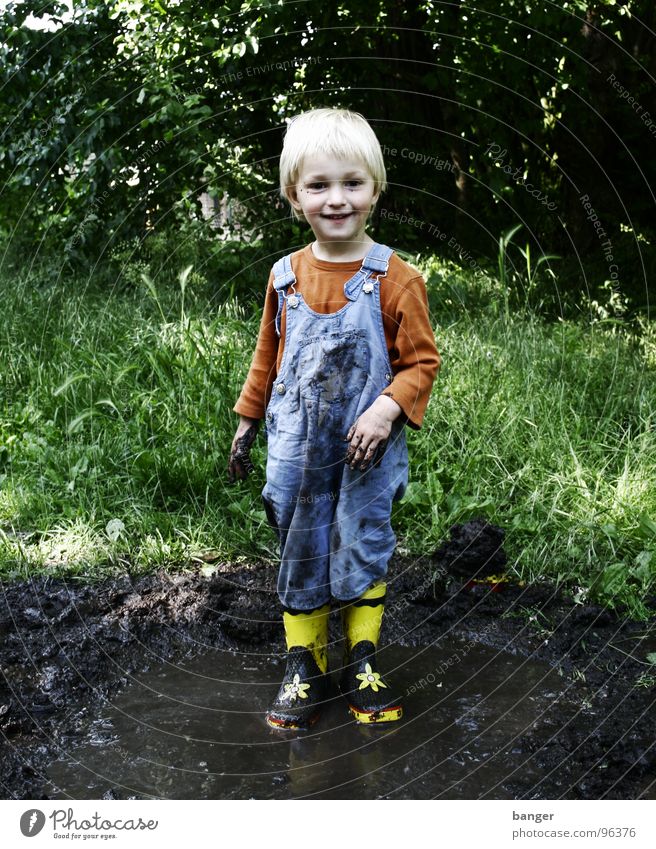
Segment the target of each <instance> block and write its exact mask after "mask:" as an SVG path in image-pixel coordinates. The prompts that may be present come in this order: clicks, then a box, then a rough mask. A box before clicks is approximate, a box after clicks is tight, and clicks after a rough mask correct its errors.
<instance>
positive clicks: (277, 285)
mask: <svg viewBox="0 0 656 849" xmlns="http://www.w3.org/2000/svg"><path fill="white" fill-rule="evenodd" d="M291 256H292V255H291V254H287V256H283V257H280V259H279V260H277V261H276V262H275V263H274V266H273V288H274V289H275V290H276V292H277V293H278V312H277V313H276V333H277V334H278V336H280V316H281V315H282V304H283V300H284V294H283V290H284V289H286V288H287V287H288V286H291V284H292V283H295V282H296V275H295V274H294V272H293V271H292V262H291Z"/></svg>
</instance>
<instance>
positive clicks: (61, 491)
mask: <svg viewBox="0 0 656 849" xmlns="http://www.w3.org/2000/svg"><path fill="white" fill-rule="evenodd" d="M429 272H430V273H427V278H428V280H429V297H430V302H431V305H432V310H433V318H434V319H435V325H436V339H437V342H438V347H439V348H440V351H441V353H442V355H443V359H444V364H443V368H442V371H441V374H440V377H439V378H438V382H437V383H436V385H435V387H434V391H433V396H432V398H431V402H430V404H429V408H428V411H427V414H426V418H425V421H424V426H423V428H422V430H421V431H419V432H413V431H408V442H409V446H410V456H411V472H410V475H411V484H410V486H409V489H408V493H407V495H406V498H405V499H404V500H403V501H402V502H401V503H399V504H397V505H395V508H394V524H395V528H396V531H397V536H398V537H399V543H400V545H401V546H402V547H404V548H405V549H407V550H409V551H410V552H416V553H419V552H425V551H430V550H432V549H433V548H434V547H436V546H437V545H438V544H439V542H440V541H441V540H442V539H443V538H444V536H445V534H446V533H447V531H448V528H449V527H450V525H452V524H453V523H455V522H459V521H464V520H466V519H470V518H473V517H476V516H485V517H487V518H488V519H489V520H490V521H493V522H496V523H498V524H499V525H501V526H502V527H504V528H505V529H506V532H507V550H508V552H509V555H510V566H509V570H510V571H511V572H512V573H514V574H515V575H516V576H517V577H518V578H522V579H524V580H526V581H532V580H535V579H538V578H541V577H545V578H548V579H550V580H555V581H558V582H561V583H563V584H566V585H568V586H570V587H572V588H575V587H578V588H579V589H578V590H577V592H578V593H579V595H581V594H583V595H585V594H589V595H590V596H591V597H593V598H598V599H600V600H601V601H603V602H607V603H609V604H613V603H623V604H626V605H628V606H629V609H630V611H631V612H632V613H633V614H634V615H638V616H641V615H645V613H646V608H645V606H644V602H645V599H647V598H648V597H649V596H650V594H651V593H653V584H654V578H655V577H656V493H655V490H654V486H653V482H654V480H655V479H656V433H655V429H654V422H655V419H656V381H654V362H653V359H651V360H650V359H649V357H648V356H647V355H646V349H645V348H644V347H641V346H640V344H639V340H637V339H636V338H634V337H632V336H631V335H630V334H627V333H623V332H621V331H620V330H619V329H618V327H617V325H610V326H609V327H605V326H604V325H589V324H588V325H586V324H575V323H571V322H556V323H551V324H548V323H546V322H544V321H543V320H541V319H539V318H537V317H536V316H535V315H534V314H532V313H530V312H528V311H524V312H523V313H522V314H521V315H520V314H512V313H509V312H508V311H507V310H506V309H505V307H504V308H503V309H499V299H498V297H497V296H496V291H495V289H494V287H495V285H496V284H495V282H494V281H487V282H485V281H483V282H481V280H480V279H474V277H473V276H472V275H469V276H468V275H467V274H464V273H463V272H461V271H459V270H457V269H455V268H454V267H453V266H448V267H447V265H444V264H440V263H437V262H435V261H433V262H432V264H431V267H430V269H429ZM193 279H194V278H193V275H191V277H190V276H189V272H188V270H187V271H186V272H185V275H184V276H181V277H180V278H179V285H178V286H177V287H175V286H174V287H170V286H167V287H161V291H160V289H158V285H157V282H156V281H154V282H153V281H152V280H151V279H150V278H148V277H146V278H144V279H143V280H142V285H141V287H140V288H137V289H135V290H133V291H123V292H121V293H120V294H119V293H117V292H114V293H109V294H108V292H107V291H103V290H102V289H101V288H94V287H93V286H87V285H86V284H82V283H80V282H79V281H75V280H67V281H66V283H65V285H64V284H63V283H57V284H53V283H49V282H47V281H40V280H39V279H38V277H35V276H34V275H30V276H29V277H25V278H23V279H14V280H11V281H9V280H7V281H5V282H4V285H3V290H4V302H5V303H4V309H3V311H2V313H1V314H0V355H1V356H2V363H3V367H2V378H1V379H2V384H1V392H2V412H1V413H0V482H1V486H0V576H2V577H4V578H10V577H24V576H27V575H29V574H31V573H33V572H34V571H43V570H46V571H48V572H49V573H52V574H62V573H63V574H66V575H68V576H70V577H77V578H79V579H81V580H89V579H90V578H93V577H97V576H102V575H105V574H107V573H108V572H113V571H116V570H124V569H129V570H130V571H131V572H133V573H135V572H136V573H139V572H143V571H147V570H150V569H153V568H155V567H158V566H161V565H168V566H172V567H187V566H189V564H194V563H195V564H196V565H197V568H200V566H201V564H202V563H203V562H205V561H207V560H212V559H214V558H219V557H220V558H224V559H234V558H245V559H248V558H252V557H254V556H258V557H269V558H271V559H272V560H273V559H275V557H276V541H275V538H274V535H273V532H272V531H271V530H270V529H269V527H268V525H267V523H266V518H265V515H264V512H263V510H262V508H261V502H260V498H259V493H260V491H261V488H262V486H263V483H264V472H263V470H264V463H265V444H264V442H263V440H262V438H261V437H260V439H258V442H257V446H256V448H255V450H254V461H255V464H256V469H257V471H256V473H255V474H254V475H253V476H251V477H250V478H249V479H248V480H246V481H244V482H241V483H239V484H238V485H236V486H234V487H230V486H228V485H227V482H226V474H225V469H226V464H227V459H228V451H229V447H230V443H231V441H232V436H233V433H234V428H235V426H236V416H235V414H234V413H233V412H232V406H233V404H234V402H235V399H236V397H237V395H238V394H239V390H240V388H241V385H242V383H243V380H244V377H245V375H246V372H247V369H248V366H249V363H250V356H251V353H252V350H253V347H254V344H255V339H256V335H257V328H258V321H259V308H258V307H257V306H255V305H246V304H244V303H242V302H241V301H240V302H236V301H234V300H231V301H228V302H225V303H222V304H219V305H216V304H215V303H214V302H213V301H210V300H209V299H208V298H204V297H202V296H201V295H199V294H198V293H196V292H194V289H193ZM484 285H487V286H488V287H489V291H488V292H487V293H485V292H484V291H483V290H482V289H481V286H484ZM477 287H478V288H477ZM481 305H482V306H481ZM646 330H649V331H650V332H651V329H650V328H646ZM651 338H652V339H653V335H652V337H651Z"/></svg>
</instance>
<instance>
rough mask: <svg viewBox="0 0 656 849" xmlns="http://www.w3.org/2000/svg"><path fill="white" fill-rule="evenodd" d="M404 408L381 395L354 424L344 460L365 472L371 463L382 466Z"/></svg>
mask: <svg viewBox="0 0 656 849" xmlns="http://www.w3.org/2000/svg"><path fill="white" fill-rule="evenodd" d="M401 412H402V410H401V407H400V406H399V405H398V404H397V403H396V401H394V400H392V398H390V397H388V396H387V395H379V396H378V398H376V400H375V401H374V403H373V404H372V405H371V406H370V407H369V408H368V409H366V410H365V411H364V413H362V415H361V416H360V417H359V418H358V419H357V420H356V421H355V422H354V423H353V424H352V425H351V429H350V430H349V432H348V434H347V435H346V437H345V439H346V441H348V442H350V443H351V444H350V445H349V447H348V451H347V452H346V457H345V459H344V462H345V463H346V464H347V465H350V467H351V468H352V469H359V470H360V471H361V472H364V471H365V470H366V469H367V468H368V466H369V463H372V464H373V465H372V468H375V467H376V466H378V465H380V461H381V460H382V459H383V455H384V453H385V449H386V448H387V440H388V439H389V435H390V433H391V431H392V422H394V421H395V420H396V419H397V418H398V417H399V415H400V414H401Z"/></svg>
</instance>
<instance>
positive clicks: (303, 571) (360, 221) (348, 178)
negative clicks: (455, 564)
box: [228, 109, 440, 728]
mask: <svg viewBox="0 0 656 849" xmlns="http://www.w3.org/2000/svg"><path fill="white" fill-rule="evenodd" d="M385 188H386V175H385V165H384V162H383V156H382V151H381V148H380V144H379V142H378V140H377V138H376V136H375V135H374V132H373V130H372V129H371V127H370V126H369V124H368V123H367V122H366V121H365V119H364V118H363V117H362V116H361V115H359V114H357V113H353V112H349V111H348V110H343V109H315V110H312V111H310V112H305V113H302V114H301V115H299V116H297V117H296V118H294V119H292V121H291V122H290V124H289V125H288V128H287V132H286V135H285V140H284V145H283V151H282V155H281V158H280V190H281V195H282V196H283V198H285V199H286V200H287V201H288V202H289V203H290V204H291V206H292V209H293V212H294V215H295V216H296V217H297V218H301V219H304V220H306V221H307V222H308V224H309V225H310V227H311V228H312V232H313V233H314V236H315V239H316V241H314V242H313V243H312V244H310V245H307V246H306V247H305V248H303V249H302V250H299V251H296V252H295V253H293V254H290V255H288V256H286V257H283V258H282V259H280V260H278V261H277V262H276V263H275V265H274V266H273V269H272V271H271V275H270V277H269V283H268V286H267V294H266V301H265V306H264V312H263V315H262V321H261V324H260V333H259V337H258V341H257V346H256V349H255V354H254V356H253V361H252V364H251V368H250V371H249V374H248V377H247V379H246V383H245V384H244V387H243V389H242V392H241V395H240V397H239V400H238V401H237V403H236V404H235V406H234V410H235V412H237V413H239V415H240V422H239V426H238V428H237V431H236V433H235V437H234V440H233V444H232V449H231V454H230V460H229V464H228V476H229V480H230V482H231V483H232V482H234V480H235V479H236V478H240V479H243V478H245V477H246V475H247V474H248V473H249V472H250V471H252V469H253V466H252V463H251V461H250V457H249V451H250V448H251V446H252V444H253V441H254V439H255V437H256V435H257V428H258V425H259V420H260V419H261V418H263V417H265V419H266V424H265V427H266V438H267V443H268V457H267V469H266V485H265V487H264V490H263V491H262V499H263V502H264V506H265V510H266V514H267V518H268V521H269V524H270V525H271V526H272V527H273V528H275V529H276V530H277V532H278V536H279V539H280V552H281V555H280V560H281V562H280V572H279V576H278V594H279V597H280V600H281V602H282V606H283V622H284V627H285V636H286V643H287V650H288V654H287V668H286V671H285V676H284V678H283V682H282V684H281V686H280V690H279V692H278V695H277V697H276V699H275V701H274V702H273V705H272V706H271V708H270V710H269V712H268V714H267V717H266V718H267V722H268V723H269V725H271V726H272V727H274V728H307V727H308V726H310V725H312V724H313V723H314V722H315V721H316V719H317V718H318V716H319V713H320V709H321V706H322V703H323V702H324V701H325V700H326V699H327V698H328V686H327V674H326V673H327V669H328V660H327V644H328V616H329V613H330V601H331V598H333V599H336V600H337V601H339V602H340V603H341V610H342V621H343V625H344V634H345V663H344V668H343V670H342V675H341V678H340V689H341V691H342V693H343V694H344V695H345V696H346V698H347V701H348V705H349V709H350V711H351V713H352V714H353V715H354V716H355V717H356V719H358V720H359V721H360V722H390V721H394V720H397V719H400V718H401V715H402V707H401V704H400V701H399V698H398V696H397V695H396V694H395V693H394V692H393V690H392V687H391V686H390V684H389V682H387V681H385V680H384V679H383V678H382V676H381V675H380V673H379V672H378V670H377V662H376V647H377V644H378V637H379V632H380V626H381V620H382V615H383V607H384V603H385V586H386V585H385V581H384V578H385V575H386V572H387V564H388V561H389V558H390V556H391V554H392V552H393V550H394V545H395V542H396V537H395V535H394V532H393V530H392V527H391V524H390V515H391V509H392V502H393V501H395V500H398V499H400V498H401V497H402V495H403V493H404V492H405V489H406V486H407V482H408V455H407V449H406V441H405V431H404V424H408V425H410V426H411V427H413V428H415V429H418V428H419V427H420V426H421V422H422V419H423V415H424V410H425V408H426V404H427V403H428V398H429V395H430V391H431V387H432V384H433V381H434V379H435V375H436V374H437V371H438V369H439V366H440V357H439V354H438V352H437V349H436V347H435V339H434V336H433V331H432V329H431V326H430V322H429V317H428V302H427V297H426V287H425V283H424V281H423V279H422V277H421V276H420V275H419V274H418V273H417V272H416V270H415V269H413V268H412V267H411V266H409V265H407V264H406V263H405V262H403V260H401V259H400V258H399V257H398V256H397V255H396V254H395V253H394V252H393V251H392V249H391V248H388V247H387V246H385V245H380V244H376V243H375V242H374V241H373V239H371V237H370V236H368V235H367V234H366V232H365V228H366V223H367V219H368V217H369V215H370V213H371V211H372V209H373V208H374V206H375V204H376V201H377V200H378V198H379V196H380V194H381V192H383V191H384V190H385Z"/></svg>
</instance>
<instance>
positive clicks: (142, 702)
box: [0, 522, 656, 799]
mask: <svg viewBox="0 0 656 849" xmlns="http://www.w3.org/2000/svg"><path fill="white" fill-rule="evenodd" d="M502 543H503V534H502V532H501V531H500V530H499V529H495V528H493V527H490V526H488V525H485V524H484V523H482V522H472V523H468V524H467V525H462V526H457V527H455V528H453V529H452V531H451V537H450V541H449V542H447V543H446V544H445V545H443V546H441V547H440V549H438V551H436V552H434V553H433V554H431V555H425V556H422V557H421V558H416V557H414V558H408V557H402V556H395V557H394V558H393V560H392V562H391V564H390V571H389V575H388V580H389V585H388V604H387V608H386V615H385V619H384V626H383V633H382V637H381V650H380V661H381V666H383V668H384V672H385V674H388V675H389V677H390V679H391V681H392V682H393V683H394V684H395V686H396V687H397V689H399V690H400V691H401V693H402V695H403V699H404V709H405V715H404V718H403V720H401V721H400V722H398V723H390V724H388V727H384V726H380V727H374V728H371V727H365V726H360V725H358V724H357V723H355V722H354V721H353V720H352V718H350V716H349V715H348V713H347V711H346V707H345V704H344V702H343V700H342V699H341V697H339V695H338V694H337V692H336V691H335V695H334V698H331V699H330V701H329V703H328V705H327V706H326V709H325V711H324V715H323V716H322V717H321V719H320V720H319V722H318V723H317V725H315V726H314V727H313V729H311V730H310V731H309V732H305V733H299V732H276V731H273V730H271V729H269V728H268V726H266V723H265V722H264V713H265V711H266V708H267V706H268V703H269V701H270V700H271V699H272V698H273V697H274V695H275V693H276V691H277V687H278V684H279V679H280V677H281V676H282V671H283V660H282V657H283V648H284V646H283V634H282V628H281V624H280V608H279V604H278V598H277V595H276V592H275V581H276V569H275V567H272V566H270V565H266V564H262V563H257V562H254V563H252V564H244V563H240V564H228V563H216V564H214V565H213V568H214V572H213V573H212V574H208V575H203V574H199V573H198V572H197V571H195V572H194V573H190V574H169V573H166V572H164V571H160V572H158V573H156V574H153V575H149V576H147V577H140V578H131V577H130V576H129V575H124V576H121V577H119V578H114V579H111V580H107V581H104V582H102V583H97V584H94V585H89V584H85V583H83V582H80V581H79V580H66V581H64V580H55V579H51V578H48V577H46V576H44V577H40V578H38V579H35V580H31V581H27V582H20V583H11V584H9V583H5V584H3V586H2V590H3V592H2V594H1V595H0V668H1V670H2V676H1V677H0V731H1V732H2V737H1V738H0V745H1V747H2V758H1V761H0V782H1V788H2V791H1V792H2V795H3V798H5V799H65V798H72V799H84V798H88V799H93V798H107V799H132V798H137V799H139V798H198V799H203V798H217V799H218V798H308V797H310V798H467V799H476V798H487V799H497V798H503V799H561V798H562V799H603V798H609V799H654V798H656V712H655V710H654V707H655V704H654V702H655V701H656V688H655V682H656V674H654V673H656V667H655V666H654V665H653V664H650V663H649V662H648V660H647V655H649V654H650V653H653V652H656V616H654V617H653V618H652V619H650V620H649V621H648V622H634V621H631V620H630V619H629V618H627V617H626V616H623V615H622V613H621V611H620V612H614V611H609V610H606V609H603V608H601V607H598V606H595V605H591V604H577V603H576V602H575V601H574V600H573V599H572V598H571V597H569V596H568V595H567V594H563V593H559V592H556V591H555V589H554V587H552V586H550V585H546V584H534V585H531V586H519V585H518V584H515V583H513V582H508V583H502V584H498V585H494V584H489V583H488V584H486V583H472V580H481V579H483V578H485V577H486V576H489V575H497V574H499V573H500V572H503V570H504V566H505V554H504V552H503V547H502ZM197 568H198V567H196V569H197ZM206 571H207V570H206ZM493 586H496V589H497V590H498V591H494V590H493V589H491V587H493ZM652 601H653V604H652V605H651V606H652V608H653V609H656V599H654V600H652ZM331 620H332V621H331V640H332V645H331V648H330V654H331V668H332V669H334V670H338V668H339V663H340V656H341V647H342V643H341V633H340V628H339V617H338V615H337V612H335V614H334V615H333V616H332V617H331ZM336 675H337V674H336V672H335V674H334V678H335V679H336Z"/></svg>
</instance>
